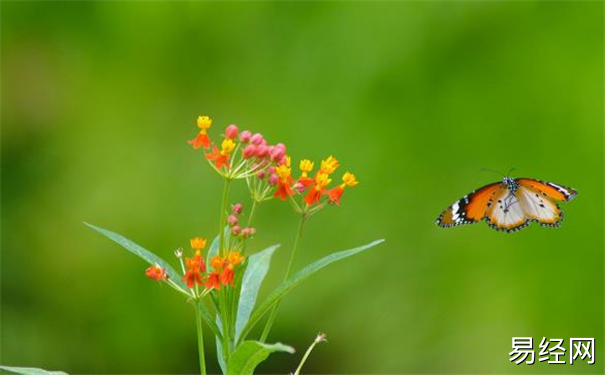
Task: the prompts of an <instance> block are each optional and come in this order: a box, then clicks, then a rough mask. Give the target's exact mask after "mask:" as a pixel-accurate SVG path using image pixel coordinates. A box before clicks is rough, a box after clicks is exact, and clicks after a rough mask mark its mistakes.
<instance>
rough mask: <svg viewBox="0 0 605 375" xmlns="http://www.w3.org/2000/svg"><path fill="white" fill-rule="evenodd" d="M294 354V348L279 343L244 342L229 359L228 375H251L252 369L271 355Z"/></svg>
mask: <svg viewBox="0 0 605 375" xmlns="http://www.w3.org/2000/svg"><path fill="white" fill-rule="evenodd" d="M275 352H285V353H290V354H292V353H294V348H292V347H291V346H288V345H284V344H281V343H276V344H263V343H261V342H258V341H244V342H243V343H242V344H241V345H240V346H239V347H238V348H237V349H236V350H235V351H234V352H233V354H232V355H231V357H230V358H229V364H228V365H227V374H228V375H252V374H253V373H254V369H255V368H256V366H258V365H259V364H260V363H261V362H263V361H264V360H265V359H267V357H269V355H270V354H271V353H275Z"/></svg>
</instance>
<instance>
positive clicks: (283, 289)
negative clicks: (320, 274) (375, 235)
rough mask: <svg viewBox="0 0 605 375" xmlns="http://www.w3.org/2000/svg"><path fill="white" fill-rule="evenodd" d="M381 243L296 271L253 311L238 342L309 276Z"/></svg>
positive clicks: (362, 247) (353, 250)
mask: <svg viewBox="0 0 605 375" xmlns="http://www.w3.org/2000/svg"><path fill="white" fill-rule="evenodd" d="M382 242H384V239H380V240H376V241H373V242H370V243H369V244H367V245H363V246H359V247H356V248H353V249H349V250H344V251H339V252H337V253H332V254H330V255H328V256H326V257H324V258H321V259H320V260H318V261H316V262H315V263H311V264H310V265H308V266H306V267H305V268H303V269H302V270H300V271H298V272H297V273H296V274H294V276H292V277H291V278H289V279H288V280H286V281H284V282H283V283H282V284H281V285H280V286H278V287H277V289H275V290H274V291H273V292H272V293H271V294H270V295H269V296H268V297H267V298H266V299H265V300H264V301H263V303H262V304H261V305H260V306H259V307H258V308H257V309H256V310H255V311H254V313H252V315H251V316H250V319H249V321H248V325H247V326H246V328H245V329H244V330H243V331H242V333H241V335H240V340H244V339H245V338H246V336H247V335H248V333H250V331H251V330H252V328H253V327H254V325H255V324H256V323H258V322H259V320H260V319H261V318H262V317H263V315H265V314H266V313H267V312H268V311H269V310H270V309H271V307H273V305H275V304H276V303H277V302H278V301H279V300H281V298H282V297H283V296H284V295H286V294H287V293H288V292H290V291H291V290H292V289H294V288H295V287H296V286H297V285H298V284H300V283H301V282H303V281H304V280H306V279H307V278H308V277H309V276H311V275H313V274H314V273H316V272H317V271H319V270H321V269H323V268H325V267H327V266H328V265H330V264H332V263H334V262H337V261H339V260H342V259H345V258H348V257H350V256H353V255H355V254H358V253H361V252H362V251H365V250H368V249H370V248H372V247H374V246H376V245H378V244H380V243H382Z"/></svg>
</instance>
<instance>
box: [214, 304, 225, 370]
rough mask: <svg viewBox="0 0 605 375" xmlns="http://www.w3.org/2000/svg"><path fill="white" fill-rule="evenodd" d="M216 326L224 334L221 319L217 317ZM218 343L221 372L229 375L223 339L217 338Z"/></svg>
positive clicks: (217, 350)
mask: <svg viewBox="0 0 605 375" xmlns="http://www.w3.org/2000/svg"><path fill="white" fill-rule="evenodd" d="M216 326H217V327H218V330H219V332H221V334H222V332H223V324H222V322H221V317H220V316H218V315H217V316H216ZM214 340H215V341H216V359H217V361H218V365H219V366H220V368H221V372H222V373H223V374H227V364H226V363H225V357H224V356H223V343H222V342H221V338H220V337H218V336H216V337H215V338H214Z"/></svg>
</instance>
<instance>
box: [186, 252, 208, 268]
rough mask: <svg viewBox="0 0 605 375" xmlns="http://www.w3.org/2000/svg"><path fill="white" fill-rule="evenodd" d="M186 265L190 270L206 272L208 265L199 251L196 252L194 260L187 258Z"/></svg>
mask: <svg viewBox="0 0 605 375" xmlns="http://www.w3.org/2000/svg"><path fill="white" fill-rule="evenodd" d="M185 265H186V266H187V269H188V270H191V271H197V272H206V263H204V258H202V254H201V253H200V252H199V251H196V252H195V255H194V256H193V258H185Z"/></svg>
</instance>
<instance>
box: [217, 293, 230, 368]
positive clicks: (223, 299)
mask: <svg viewBox="0 0 605 375" xmlns="http://www.w3.org/2000/svg"><path fill="white" fill-rule="evenodd" d="M226 293H227V289H226V288H221V290H219V291H218V301H219V307H220V315H221V325H222V332H221V333H222V334H223V342H222V345H223V360H224V361H225V363H228V361H229V350H230V349H231V348H230V342H229V336H230V328H229V312H228V310H227V296H226ZM218 355H220V354H218Z"/></svg>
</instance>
